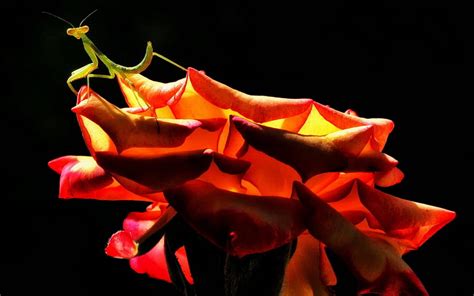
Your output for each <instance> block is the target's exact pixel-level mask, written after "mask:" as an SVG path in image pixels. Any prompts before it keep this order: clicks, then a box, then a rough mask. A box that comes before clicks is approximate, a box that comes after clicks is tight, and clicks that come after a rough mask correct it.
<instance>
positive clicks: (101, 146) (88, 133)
mask: <svg viewBox="0 0 474 296" xmlns="http://www.w3.org/2000/svg"><path fill="white" fill-rule="evenodd" d="M90 93H92V90H91V89H89V88H88V87H87V86H83V87H81V89H79V92H78V94H77V102H76V105H80V104H81V102H82V101H83V100H86V99H87V97H88V96H89V94H90ZM76 117H77V121H78V123H79V126H80V128H81V132H82V137H83V138H84V141H85V142H86V145H87V149H89V152H90V153H91V155H92V156H94V155H95V152H96V151H107V152H110V153H117V148H116V147H115V144H114V143H113V142H112V139H110V137H109V135H107V133H106V132H105V131H104V130H103V129H102V128H101V127H100V126H99V125H98V124H96V123H95V122H94V121H92V120H90V119H88V118H87V117H85V116H82V115H80V114H78V113H76Z"/></svg>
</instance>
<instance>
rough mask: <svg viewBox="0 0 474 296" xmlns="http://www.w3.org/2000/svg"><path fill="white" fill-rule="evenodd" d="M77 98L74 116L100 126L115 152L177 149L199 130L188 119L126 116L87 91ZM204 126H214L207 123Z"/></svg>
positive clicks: (200, 124) (194, 122)
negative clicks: (116, 150)
mask: <svg viewBox="0 0 474 296" xmlns="http://www.w3.org/2000/svg"><path fill="white" fill-rule="evenodd" d="M80 94H82V97H81V100H80V103H79V104H78V105H76V106H75V107H74V108H73V109H72V110H73V111H74V112H75V113H76V114H77V115H78V116H81V117H86V118H87V119H89V120H91V121H93V122H94V123H95V124H97V125H98V126H100V128H102V129H103V131H104V132H105V133H106V134H107V136H109V137H110V139H111V140H112V141H113V143H114V144H115V146H116V148H117V149H118V152H122V151H124V150H127V149H130V148H169V147H178V146H180V145H182V144H183V143H184V141H185V140H186V138H187V137H188V136H189V135H190V134H191V133H192V132H193V131H194V130H196V129H197V128H199V127H202V126H203V123H202V122H200V121H197V120H192V119H189V120H183V119H156V118H155V117H151V116H142V115H137V114H131V113H127V112H124V111H123V110H121V109H120V108H118V107H116V106H115V105H113V104H111V103H109V102H108V101H106V100H105V99H103V98H102V97H100V96H99V95H97V94H96V93H94V92H93V91H91V90H89V94H88V93H87V91H83V92H81V93H80ZM206 124H207V126H211V125H215V124H213V123H211V122H207V123H206ZM222 124H223V122H220V125H222ZM209 128H210V127H209ZM211 129H214V130H215V129H216V128H214V127H212V128H211ZM96 151H97V150H96Z"/></svg>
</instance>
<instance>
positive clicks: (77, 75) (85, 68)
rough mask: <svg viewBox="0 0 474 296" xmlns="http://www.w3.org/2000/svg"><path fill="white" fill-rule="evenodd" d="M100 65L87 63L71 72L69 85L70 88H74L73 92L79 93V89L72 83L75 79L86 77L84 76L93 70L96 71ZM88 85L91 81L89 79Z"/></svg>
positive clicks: (68, 80)
mask: <svg viewBox="0 0 474 296" xmlns="http://www.w3.org/2000/svg"><path fill="white" fill-rule="evenodd" d="M97 67H98V63H97V64H96V63H90V64H87V65H85V66H83V67H81V68H79V69H77V70H74V71H73V72H72V73H71V76H69V78H68V79H67V85H68V86H69V88H70V89H71V90H72V92H73V93H74V94H75V95H77V90H76V89H75V88H74V86H73V85H72V82H73V81H75V80H78V79H81V78H84V77H88V76H89V75H91V74H89V73H91V72H92V71H94V70H95V69H97ZM87 82H88V83H87V84H88V85H89V81H87Z"/></svg>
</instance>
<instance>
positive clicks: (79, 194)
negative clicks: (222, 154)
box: [48, 156, 163, 201]
mask: <svg viewBox="0 0 474 296" xmlns="http://www.w3.org/2000/svg"><path fill="white" fill-rule="evenodd" d="M48 165H49V166H50V168H51V169H53V170H54V171H56V172H57V173H58V174H60V175H61V179H60V183H59V184H60V185H59V197H61V198H87V199H99V200H143V201H151V200H157V201H159V200H163V197H162V196H161V194H155V195H150V196H140V195H137V194H134V193H132V192H130V191H128V190H127V189H125V188H124V187H123V186H121V185H120V184H119V183H118V182H117V181H116V180H115V179H114V178H113V177H112V176H111V175H110V174H108V173H107V172H106V171H104V169H103V168H101V167H100V166H99V165H98V164H97V163H96V162H95V160H94V159H93V158H92V157H90V156H63V157H60V158H57V159H54V160H51V161H50V162H49V163H48Z"/></svg>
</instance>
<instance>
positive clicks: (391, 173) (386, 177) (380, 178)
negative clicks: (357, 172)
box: [375, 167, 405, 187]
mask: <svg viewBox="0 0 474 296" xmlns="http://www.w3.org/2000/svg"><path fill="white" fill-rule="evenodd" d="M404 177H405V174H404V173H403V172H402V171H401V170H400V169H399V168H397V167H394V168H392V169H390V170H387V171H383V172H376V173H375V184H377V186H380V187H389V186H393V185H395V184H398V183H400V182H401V181H402V180H403V178H404Z"/></svg>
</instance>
